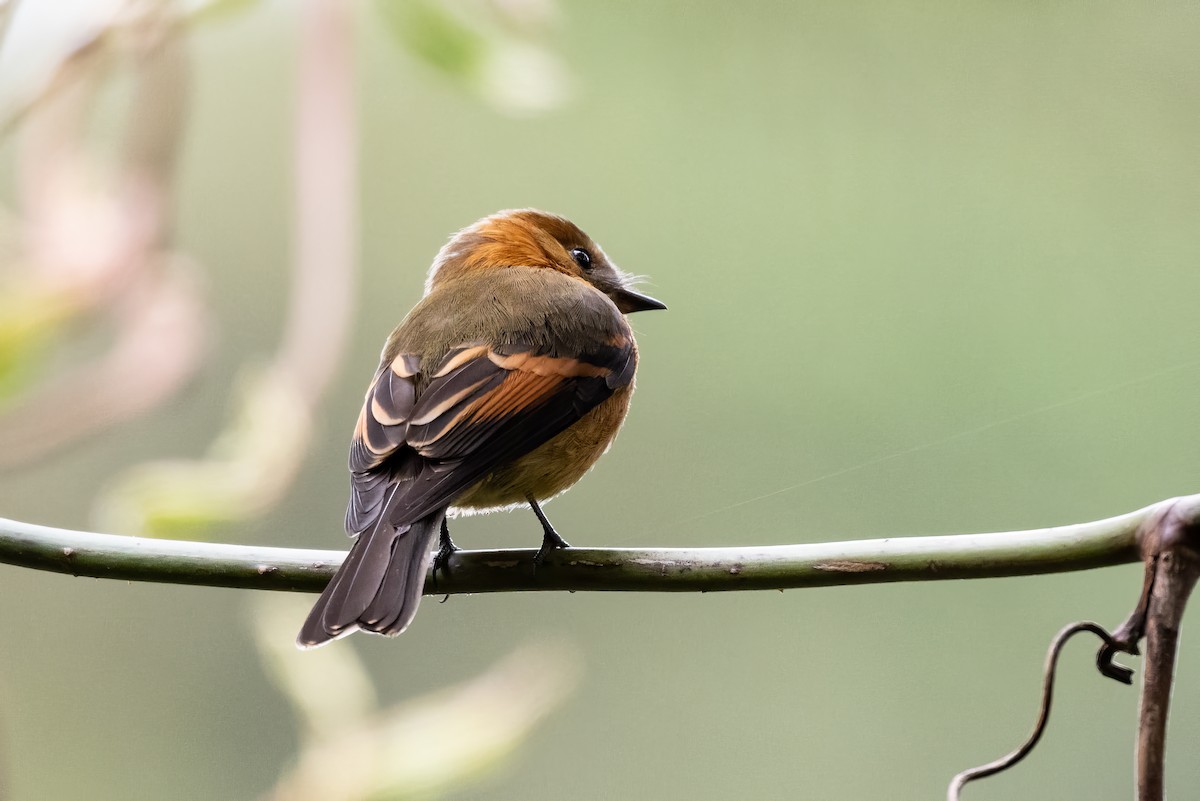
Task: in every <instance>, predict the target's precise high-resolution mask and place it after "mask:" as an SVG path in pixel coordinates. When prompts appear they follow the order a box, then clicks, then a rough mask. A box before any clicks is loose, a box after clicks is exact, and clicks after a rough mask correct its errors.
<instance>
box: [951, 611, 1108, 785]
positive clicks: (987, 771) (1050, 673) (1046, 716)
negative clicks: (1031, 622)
mask: <svg viewBox="0 0 1200 801" xmlns="http://www.w3.org/2000/svg"><path fill="white" fill-rule="evenodd" d="M1083 631H1090V632H1091V633H1092V634H1095V635H1096V636H1097V637H1099V638H1100V639H1101V640H1103V641H1104V649H1102V650H1101V654H1104V653H1109V654H1111V653H1113V652H1115V651H1119V650H1123V648H1122V647H1121V644H1120V643H1119V642H1117V641H1116V640H1115V639H1114V638H1113V635H1111V634H1109V633H1108V632H1107V631H1105V630H1104V629H1103V628H1102V627H1100V626H1099V625H1098V624H1096V623H1091V622H1089V621H1081V622H1079V623H1072V624H1071V625H1069V626H1067V627H1066V628H1064V629H1063V630H1062V631H1060V632H1058V634H1056V635H1054V639H1053V640H1052V641H1051V643H1050V650H1049V651H1048V652H1047V653H1046V668H1045V670H1044V671H1043V674H1042V703H1041V709H1040V710H1039V712H1038V719H1037V722H1036V723H1035V724H1034V725H1033V731H1032V732H1031V733H1030V735H1029V737H1028V738H1027V739H1026V740H1025V742H1024V743H1022V744H1021V745H1020V746H1019V747H1018V748H1017V749H1016V750H1014V751H1012V752H1011V753H1009V754H1007V755H1006V756H1003V757H1001V758H999V759H997V760H994V761H992V762H989V763H987V764H986V765H980V766H979V767H976V768H968V769H967V770H964V771H962V772H961V773H959V774H958V775H957V776H955V777H954V778H953V779H952V780H951V781H950V787H949V789H948V790H947V791H946V798H947V799H948V801H958V799H959V794H960V793H961V792H962V788H963V786H964V785H966V784H967V783H968V782H971V781H974V780H976V779H983V778H986V777H988V776H994V775H995V774H997V773H1001V772H1003V771H1005V770H1008V769H1009V768H1011V767H1013V766H1014V765H1016V764H1017V763H1018V762H1020V761H1021V760H1023V759H1024V758H1025V757H1027V756H1029V753H1030V752H1031V751H1033V749H1034V747H1035V746H1036V745H1037V744H1038V741H1039V740H1041V739H1042V735H1043V734H1045V732H1046V724H1047V723H1048V722H1049V720H1050V705H1051V703H1052V702H1053V700H1054V676H1055V672H1056V671H1057V669H1058V657H1059V654H1061V653H1062V649H1063V646H1064V645H1066V644H1067V640H1069V639H1071V638H1072V637H1073V636H1075V635H1076V634H1079V633H1080V632H1083ZM1097 661H1098V662H1099V658H1098V660H1097ZM1098 666H1099V667H1100V672H1101V673H1104V675H1106V676H1108V677H1109V678H1112V679H1115V680H1117V681H1120V682H1122V683H1123V684H1129V683H1131V676H1132V671H1130V670H1129V669H1128V668H1126V667H1124V666H1122V665H1114V664H1112V663H1111V656H1110V657H1109V662H1108V664H1107V670H1106V669H1105V666H1103V665H1099V664H1098Z"/></svg>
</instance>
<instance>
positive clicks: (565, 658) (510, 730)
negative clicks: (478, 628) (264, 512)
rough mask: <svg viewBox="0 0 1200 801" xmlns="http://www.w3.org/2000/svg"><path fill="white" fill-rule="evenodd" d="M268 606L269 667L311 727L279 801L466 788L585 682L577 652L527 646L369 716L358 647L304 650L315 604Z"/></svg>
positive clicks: (262, 640) (360, 800) (281, 601)
mask: <svg viewBox="0 0 1200 801" xmlns="http://www.w3.org/2000/svg"><path fill="white" fill-rule="evenodd" d="M260 609H261V611H260V613H259V614H258V615H257V620H256V626H255V629H256V633H257V638H258V642H259V647H260V649H261V651H262V653H263V655H264V658H265V659H266V662H267V666H268V669H269V671H270V673H271V675H272V677H273V678H274V679H275V681H276V684H277V685H278V686H279V687H280V689H281V690H282V691H283V692H284V693H285V694H286V695H287V696H288V698H289V699H290V700H291V701H292V703H293V704H294V705H295V706H296V708H297V709H298V710H299V712H300V715H301V717H302V718H304V719H305V720H306V721H308V722H309V723H310V724H311V728H310V731H309V733H310V737H309V738H308V742H307V744H306V745H305V746H304V748H303V749H302V751H301V753H300V756H299V758H298V760H297V764H296V766H295V767H294V768H293V769H292V770H291V771H290V772H289V773H287V774H286V775H285V776H284V777H283V778H282V779H281V780H280V781H279V783H278V784H277V785H276V787H275V788H274V789H273V790H272V791H271V792H270V793H269V794H268V796H267V798H269V799H272V801H384V800H385V799H386V800H387V801H397V800H398V799H409V798H430V797H437V796H440V795H443V794H445V793H447V792H450V791H452V790H456V789H460V788H462V787H463V786H464V785H467V784H470V783H473V782H475V781H477V780H478V779H479V778H480V777H481V775H482V774H484V773H485V772H487V771H488V770H490V769H492V768H494V767H495V766H496V765H498V764H499V763H501V762H502V761H504V760H505V759H508V758H510V757H511V756H512V754H513V752H514V751H515V749H516V748H517V747H518V746H519V745H520V744H521V743H522V742H523V741H524V739H525V738H526V737H527V736H528V735H529V734H530V732H531V731H532V730H533V727H534V726H535V725H537V724H538V723H539V722H541V720H542V719H543V718H544V717H545V716H546V715H548V714H549V713H550V712H551V711H552V710H553V709H554V708H555V707H557V706H558V705H559V704H560V703H561V702H562V701H563V699H565V698H566V697H567V695H568V694H569V692H570V691H571V689H572V688H573V687H574V685H575V683H576V681H577V679H578V674H579V663H578V658H577V657H576V656H575V654H574V652H573V651H572V650H571V649H569V648H567V647H565V646H552V645H546V644H540V645H524V646H522V647H520V648H518V649H517V650H515V651H514V652H512V653H511V654H509V655H508V656H506V657H504V658H503V659H501V660H500V661H499V662H497V663H496V664H494V665H492V667H490V668H489V669H487V670H486V671H485V672H484V673H482V674H480V675H478V676H476V677H475V678H472V679H468V680H467V681H465V682H463V683H461V684H458V685H456V686H453V687H450V688H447V689H445V690H441V691H438V692H434V693H430V694H427V695H424V696H421V697H419V698H415V699H412V700H410V701H406V702H403V703H401V704H397V705H396V706H393V707H390V708H388V709H384V710H382V711H379V712H370V710H369V709H368V707H369V705H370V700H371V699H372V698H373V690H372V689H371V687H370V683H369V680H368V677H367V673H366V670H365V669H364V668H363V666H362V665H361V663H360V662H359V660H358V658H357V656H356V655H355V652H354V649H353V647H352V645H351V641H343V642H340V643H337V644H335V645H330V646H326V647H325V648H322V649H319V650H317V651H299V650H297V649H296V648H295V646H294V645H293V644H292V638H291V632H293V631H294V630H295V629H296V628H297V627H299V625H300V621H301V620H302V619H303V616H304V614H305V612H306V611H307V610H308V601H307V600H300V599H294V598H291V597H288V598H282V597H280V598H276V599H272V600H270V601H269V602H268V603H266V604H264V605H263V606H262V607H260ZM368 713H369V714H368Z"/></svg>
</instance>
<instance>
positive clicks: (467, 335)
mask: <svg viewBox="0 0 1200 801" xmlns="http://www.w3.org/2000/svg"><path fill="white" fill-rule="evenodd" d="M630 283H631V279H630V278H629V277H628V276H627V275H625V274H624V273H622V272H621V271H620V270H618V269H617V268H616V267H614V266H613V265H612V264H611V263H610V262H609V261H608V259H607V257H606V256H605V254H604V252H603V251H602V250H600V248H599V247H598V246H597V245H596V244H595V243H594V242H593V241H592V240H591V239H589V238H588V236H587V235H586V234H584V233H583V232H582V231H581V230H579V228H577V227H576V226H575V225H574V224H572V223H571V222H570V221H568V220H566V219H564V218H562V217H558V216H556V215H553V214H547V213H546V212H541V211H535V210H521V211H507V212H500V213H499V214H495V215H493V216H491V217H485V218H484V219H482V220H480V221H479V222H477V223H475V224H474V225H472V226H470V227H469V228H466V229H464V230H462V231H460V232H459V233H458V234H456V235H455V236H454V237H453V238H451V240H450V242H449V243H447V245H446V246H445V247H443V248H442V250H441V251H440V252H439V253H438V255H437V258H436V259H435V260H434V263H433V266H432V267H431V268H430V272H429V280H428V282H427V284H426V291H425V297H424V298H423V299H422V300H421V302H420V303H418V304H417V306H416V307H415V308H414V309H413V310H412V311H411V312H410V313H409V315H408V316H407V317H406V318H405V319H404V321H403V322H402V323H401V324H400V325H399V326H398V327H397V328H396V330H395V331H393V332H392V334H391V336H390V337H388V341H387V344H386V345H385V347H384V350H383V356H382V359H381V362H380V366H379V369H378V370H377V371H376V374H375V378H374V379H373V380H372V382H371V384H370V386H369V387H368V389H367V394H366V398H365V400H364V403H363V409H362V411H361V412H360V414H359V418H358V422H357V424H356V426H355V430H354V439H353V442H352V444H351V448H350V460H349V467H350V475H351V495H350V503H349V505H348V507H347V510H346V529H347V531H348V532H349V533H350V534H351V536H355V537H356V540H355V543H354V545H353V547H352V548H351V550H350V554H349V556H347V558H346V560H345V562H343V564H342V566H341V568H339V570H338V572H337V573H336V574H335V575H334V577H333V579H331V580H330V582H329V585H328V586H327V587H326V589H325V591H324V592H323V593H322V594H321V597H320V599H318V601H317V603H316V604H315V605H314V606H313V609H312V611H311V612H310V613H309V616H308V619H307V620H306V621H305V623H304V626H303V628H302V629H301V631H300V635H299V637H298V638H297V643H298V644H299V645H300V646H301V647H314V646H317V645H321V644H323V643H325V642H327V641H329V640H331V639H334V638H336V637H339V636H343V635H345V634H348V633H350V632H352V631H355V630H357V629H363V630H366V631H373V632H377V633H381V634H388V635H395V634H399V633H400V632H402V631H403V630H404V629H405V628H406V627H407V626H408V624H409V623H410V622H412V618H413V616H414V615H415V614H416V610H417V605H418V603H419V602H420V598H421V594H422V591H423V589H424V581H425V574H426V572H427V570H428V567H429V561H430V559H431V558H432V549H433V545H434V543H435V541H436V540H437V539H438V535H439V531H440V532H441V534H442V536H443V548H449V547H452V545H451V543H450V542H449V537H448V534H447V532H446V531H445V518H446V514H447V512H448V511H456V512H468V513H469V512H472V511H490V510H493V509H499V508H507V507H512V506H515V505H518V504H524V503H530V504H531V505H532V506H533V509H534V511H535V512H536V513H537V514H538V517H539V519H540V520H541V521H542V524H543V527H544V531H545V539H544V541H543V550H544V549H546V548H548V547H551V546H554V545H562V544H564V543H563V542H562V540H561V539H560V538H559V537H558V535H557V534H556V533H555V532H554V530H553V528H552V527H551V526H550V524H549V522H548V521H546V520H545V517H544V515H543V514H542V512H541V509H540V507H539V506H538V502H539V501H542V500H546V499H548V498H551V497H553V496H554V495H557V494H558V493H560V492H562V491H563V490H565V489H567V488H568V487H570V486H571V485H572V484H574V483H575V482H576V481H578V480H579V479H580V478H581V477H582V476H583V474H584V473H586V472H587V471H588V469H590V468H591V466H592V465H593V464H594V463H595V461H596V460H597V459H598V458H599V457H600V455H601V454H602V453H604V451H605V450H606V449H607V448H608V446H609V445H610V444H611V442H612V440H613V437H615V436H616V433H617V430H618V429H619V428H620V426H621V423H622V421H623V420H624V418H625V413H626V411H627V410H628V408H629V398H630V395H631V393H632V392H633V376H634V371H635V370H636V368H637V358H638V352H637V345H636V343H635V342H634V339H633V332H632V330H631V329H630V328H629V324H628V323H627V322H626V320H625V317H624V315H625V314H628V313H632V312H635V311H643V310H649V309H661V308H665V307H664V306H663V305H662V304H661V303H659V302H658V301H656V300H654V299H653V298H649V297H646V296H645V295H640V294H638V293H637V292H634V291H633V290H632V289H631V288H630V287H629V284H630Z"/></svg>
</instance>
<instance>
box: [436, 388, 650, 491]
mask: <svg viewBox="0 0 1200 801" xmlns="http://www.w3.org/2000/svg"><path fill="white" fill-rule="evenodd" d="M632 394H633V383H632V382H631V383H629V384H628V385H626V386H624V387H621V388H619V389H618V390H616V391H615V392H614V393H613V394H612V396H611V397H609V398H608V399H607V400H605V401H604V402H603V403H601V404H600V405H599V406H597V407H596V408H594V409H592V410H591V411H590V412H588V413H587V414H585V415H584V416H583V417H581V418H579V420H578V421H577V422H576V423H575V424H574V425H572V426H571V427H570V428H568V429H567V430H565V431H563V432H562V433H560V434H558V435H556V436H555V437H554V438H553V439H550V440H549V441H547V442H545V443H543V444H542V445H540V446H538V447H537V448H534V449H533V450H532V451H530V452H529V453H527V454H525V455H524V456H521V457H519V458H517V459H515V460H513V461H512V462H509V463H508V464H507V465H503V466H501V467H499V468H497V469H496V470H493V471H492V472H491V473H489V474H488V476H487V477H486V478H484V479H483V480H482V481H480V482H479V483H478V484H476V485H474V486H473V487H471V488H470V489H468V490H467V491H466V492H464V493H463V494H462V495H460V496H459V497H458V498H457V499H456V500H455V501H454V509H455V510H458V511H461V512H465V513H468V514H469V513H478V512H485V511H491V510H494V509H501V508H504V507H508V506H512V505H514V504H523V503H525V502H526V500H527V499H528V498H529V496H531V495H532V496H533V497H534V498H537V499H538V500H539V501H541V500H546V499H548V498H552V497H554V496H555V495H558V494H559V493H560V492H562V491H564V490H566V489H568V488H569V487H571V485H573V484H574V483H575V482H576V481H578V480H579V479H581V478H583V476H584V474H585V473H587V471H588V470H590V469H591V468H592V465H594V464H595V463H596V460H597V459H599V458H600V457H601V456H602V455H603V454H604V452H605V451H606V450H608V447H609V446H610V445H611V444H612V441H613V438H614V437H616V435H617V432H618V431H619V430H620V428H621V423H623V422H624V420H625V414H626V413H627V412H628V411H629V400H630V396H631V395H632Z"/></svg>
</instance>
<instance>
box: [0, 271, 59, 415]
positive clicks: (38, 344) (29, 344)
mask: <svg viewBox="0 0 1200 801" xmlns="http://www.w3.org/2000/svg"><path fill="white" fill-rule="evenodd" d="M72 308H73V304H71V303H70V302H69V301H68V300H67V298H66V297H64V295H63V294H61V293H57V292H37V291H32V290H31V289H29V288H28V287H23V286H21V285H19V284H17V283H16V282H9V283H0V402H2V401H4V400H6V399H10V398H13V397H16V396H17V395H19V394H20V393H21V392H22V391H23V390H24V389H25V388H26V387H28V386H29V385H30V384H31V383H33V382H34V381H35V380H36V379H37V378H38V377H39V376H40V375H41V374H42V370H41V366H42V364H43V361H44V358H45V355H46V350H47V346H48V344H49V343H50V342H51V340H52V339H53V338H54V334H55V332H56V331H57V330H58V329H59V327H60V326H61V325H62V323H63V322H64V321H65V320H66V319H68V318H69V317H70V316H71V309H72Z"/></svg>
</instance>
